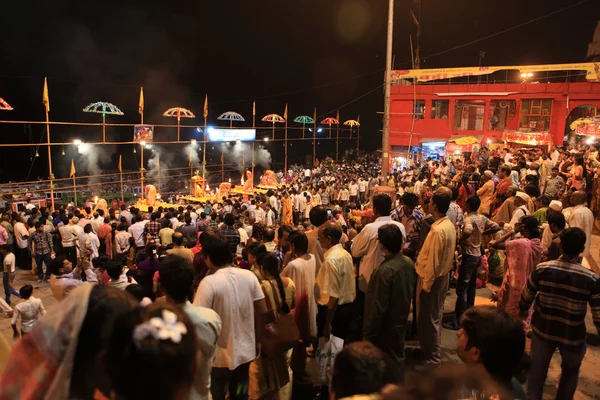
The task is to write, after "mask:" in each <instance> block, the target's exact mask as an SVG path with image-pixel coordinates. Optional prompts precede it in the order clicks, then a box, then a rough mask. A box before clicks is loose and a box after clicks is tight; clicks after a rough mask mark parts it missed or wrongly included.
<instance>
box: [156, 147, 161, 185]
mask: <svg viewBox="0 0 600 400" xmlns="http://www.w3.org/2000/svg"><path fill="white" fill-rule="evenodd" d="M156 172H157V179H158V193H161V192H162V186H161V182H160V154H158V155H157V156H156Z"/></svg>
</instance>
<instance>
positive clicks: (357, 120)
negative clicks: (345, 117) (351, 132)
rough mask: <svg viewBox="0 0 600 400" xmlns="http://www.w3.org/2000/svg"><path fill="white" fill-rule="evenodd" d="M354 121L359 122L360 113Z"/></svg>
mask: <svg viewBox="0 0 600 400" xmlns="http://www.w3.org/2000/svg"><path fill="white" fill-rule="evenodd" d="M356 122H358V123H359V124H360V114H359V115H358V118H357V119H356Z"/></svg>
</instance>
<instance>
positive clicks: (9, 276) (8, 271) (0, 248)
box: [0, 244, 21, 304]
mask: <svg viewBox="0 0 600 400" xmlns="http://www.w3.org/2000/svg"><path fill="white" fill-rule="evenodd" d="M0 255H2V258H3V260H2V266H3V269H2V271H3V272H2V284H3V286H4V297H5V298H6V303H7V304H10V295H11V294H14V295H15V296H17V297H21V295H20V294H19V292H18V291H17V290H16V289H15V288H14V287H12V283H13V281H14V279H15V270H16V268H15V266H16V262H15V255H14V254H13V253H12V252H11V251H10V246H9V245H7V244H3V245H0Z"/></svg>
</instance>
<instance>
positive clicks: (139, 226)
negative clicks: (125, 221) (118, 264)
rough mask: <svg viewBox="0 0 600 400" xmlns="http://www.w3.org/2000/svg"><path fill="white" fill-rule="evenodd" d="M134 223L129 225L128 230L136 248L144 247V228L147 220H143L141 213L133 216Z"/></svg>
mask: <svg viewBox="0 0 600 400" xmlns="http://www.w3.org/2000/svg"><path fill="white" fill-rule="evenodd" d="M134 221H135V222H134V223H133V224H132V225H131V226H130V227H129V229H128V232H129V233H130V234H131V237H133V240H135V246H136V247H137V248H138V249H143V248H144V239H145V238H144V228H145V227H146V223H148V221H147V220H144V219H143V217H142V215H141V214H138V215H136V216H135V219H134Z"/></svg>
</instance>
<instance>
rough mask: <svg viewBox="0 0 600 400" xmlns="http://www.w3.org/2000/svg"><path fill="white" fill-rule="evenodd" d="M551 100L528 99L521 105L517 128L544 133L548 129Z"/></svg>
mask: <svg viewBox="0 0 600 400" xmlns="http://www.w3.org/2000/svg"><path fill="white" fill-rule="evenodd" d="M551 116H552V99H528V100H523V103H522V104H521V123H520V125H519V127H520V128H521V129H522V130H527V131H529V132H546V131H548V130H549V129H550V118H551Z"/></svg>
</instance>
